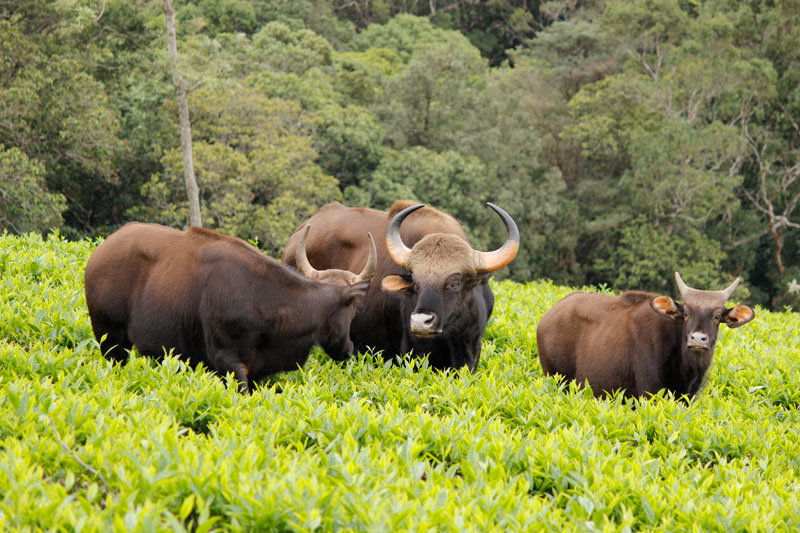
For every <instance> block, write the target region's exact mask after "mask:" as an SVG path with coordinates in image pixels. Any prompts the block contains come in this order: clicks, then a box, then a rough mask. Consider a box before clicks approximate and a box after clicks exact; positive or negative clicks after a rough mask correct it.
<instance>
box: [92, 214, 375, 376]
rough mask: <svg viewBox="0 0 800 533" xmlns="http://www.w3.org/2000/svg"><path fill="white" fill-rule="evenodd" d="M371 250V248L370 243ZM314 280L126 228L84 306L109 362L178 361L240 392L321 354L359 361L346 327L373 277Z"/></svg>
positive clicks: (95, 256) (239, 254) (168, 231)
mask: <svg viewBox="0 0 800 533" xmlns="http://www.w3.org/2000/svg"><path fill="white" fill-rule="evenodd" d="M370 241H371V238H370ZM372 249H373V251H372V253H371V254H369V257H368V259H367V262H366V264H365V266H364V268H363V269H362V271H361V275H359V276H355V275H353V274H352V273H351V272H346V273H345V272H338V273H337V272H324V271H317V270H314V271H313V272H311V273H310V274H311V275H312V277H316V278H317V279H318V280H319V281H315V280H311V279H306V278H305V277H303V276H301V275H299V274H298V273H297V272H295V271H294V270H293V269H290V268H288V267H286V266H285V265H283V264H281V263H279V262H277V261H275V260H274V259H271V258H269V257H267V256H266V255H264V253H262V252H261V251H260V250H258V249H257V248H255V247H254V246H251V245H250V244H248V243H247V242H245V241H243V240H241V239H236V238H233V237H228V236H225V235H222V234H220V233H217V232H215V231H211V230H207V229H200V228H189V229H188V230H186V231H178V230H176V229H172V228H167V227H164V226H159V225H157V224H140V223H130V224H126V225H125V226H123V227H122V228H120V229H119V230H118V231H117V232H115V233H113V234H112V235H110V236H109V237H108V239H106V240H105V242H103V243H102V244H101V245H100V246H98V247H97V249H95V251H94V252H93V253H92V255H91V257H90V258H89V261H88V263H87V264H86V272H85V275H84V279H85V286H86V303H87V305H88V307H89V317H90V318H91V321H92V329H93V330H94V334H95V337H97V339H98V340H99V341H100V345H101V349H102V351H103V353H104V354H105V355H106V356H107V357H109V358H111V359H115V360H120V361H122V360H125V359H126V358H127V352H126V351H125V350H126V349H130V348H131V347H132V346H136V348H137V349H138V350H139V352H140V353H142V354H144V355H149V356H155V357H159V356H162V355H163V354H164V352H165V351H167V350H170V349H174V350H175V353H176V354H177V355H179V356H181V357H182V358H183V359H185V360H187V361H189V362H190V363H192V364H197V363H200V362H202V363H204V364H205V365H206V366H207V367H208V368H210V369H211V370H214V371H216V372H218V373H220V374H226V373H228V372H233V374H234V376H235V378H236V380H237V381H238V382H239V386H240V388H241V389H242V390H247V389H249V388H250V386H251V384H253V383H256V382H258V381H260V380H261V379H263V378H264V377H266V376H267V375H269V374H272V373H275V372H279V371H284V370H296V369H297V368H298V367H299V366H301V365H303V364H304V363H305V361H306V359H307V358H308V353H309V350H310V349H311V347H312V345H314V344H318V345H320V346H321V347H322V348H323V349H324V350H325V352H326V353H327V354H328V355H329V356H330V357H331V358H332V359H336V360H343V359H346V358H348V357H349V356H350V355H351V354H352V353H353V343H352V341H351V340H350V338H349V332H350V322H351V321H352V319H353V316H354V314H355V309H356V306H357V305H358V303H359V302H360V301H361V300H362V299H363V297H364V295H365V294H366V292H367V290H368V288H369V285H370V278H371V277H372V275H373V274H374V272H375V267H376V265H375V261H376V255H375V252H374V244H373V246H372Z"/></svg>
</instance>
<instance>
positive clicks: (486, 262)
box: [472, 202, 519, 274]
mask: <svg viewBox="0 0 800 533" xmlns="http://www.w3.org/2000/svg"><path fill="white" fill-rule="evenodd" d="M486 205H488V206H489V207H491V208H492V209H494V211H495V212H496V213H497V214H498V215H500V218H502V219H503V223H504V224H505V225H506V231H507V232H508V237H507V238H506V242H505V243H503V246H501V247H500V248H498V249H497V250H495V251H494V252H478V251H473V252H472V255H473V261H474V263H475V273H476V274H485V273H487V272H494V271H495V270H498V269H501V268H503V267H504V266H506V265H507V264H509V263H510V262H511V260H512V259H514V257H515V256H516V255H517V252H518V251H519V229H518V228H517V225H516V224H515V223H514V219H513V218H511V215H509V214H508V213H506V212H505V211H503V210H502V209H500V208H499V207H498V206H496V205H494V204H493V203H491V202H486Z"/></svg>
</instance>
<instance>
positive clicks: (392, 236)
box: [386, 204, 425, 268]
mask: <svg viewBox="0 0 800 533" xmlns="http://www.w3.org/2000/svg"><path fill="white" fill-rule="evenodd" d="M422 207H425V204H417V205H412V206H411V207H406V208H405V209H403V210H402V211H400V212H399V213H397V214H396V215H395V216H394V218H392V221H391V222H389V227H388V228H387V230H386V250H387V251H388V252H389V257H391V258H392V261H394V262H395V263H397V265H398V266H401V267H403V268H405V267H406V264H407V263H408V257H409V255H411V248H409V247H408V246H406V245H405V244H403V239H401V238H400V224H402V223H403V220H405V218H406V217H407V216H408V215H410V214H411V213H413V212H414V211H416V210H417V209H420V208H422Z"/></svg>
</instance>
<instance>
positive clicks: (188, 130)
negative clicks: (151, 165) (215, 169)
mask: <svg viewBox="0 0 800 533" xmlns="http://www.w3.org/2000/svg"><path fill="white" fill-rule="evenodd" d="M164 18H165V19H166V22H167V51H168V56H169V69H170V70H171V71H172V82H173V83H174V84H175V92H176V93H177V95H178V110H179V112H180V120H181V146H183V177H184V180H185V181H186V194H187V195H188V196H189V225H190V226H197V227H202V225H203V224H202V222H201V221H200V192H199V190H198V188H197V180H196V179H195V177H194V163H193V162H192V127H191V124H190V122H189V99H188V97H187V92H188V91H187V90H186V82H185V81H184V80H183V77H182V76H181V75H180V73H179V72H178V45H177V41H176V38H175V10H174V9H173V7H172V0H164Z"/></svg>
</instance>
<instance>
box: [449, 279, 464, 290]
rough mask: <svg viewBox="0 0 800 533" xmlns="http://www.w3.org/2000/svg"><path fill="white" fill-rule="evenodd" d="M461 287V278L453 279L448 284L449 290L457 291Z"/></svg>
mask: <svg viewBox="0 0 800 533" xmlns="http://www.w3.org/2000/svg"><path fill="white" fill-rule="evenodd" d="M459 289H461V280H456V281H451V282H450V283H448V284H447V290H448V291H457V290H459Z"/></svg>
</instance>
